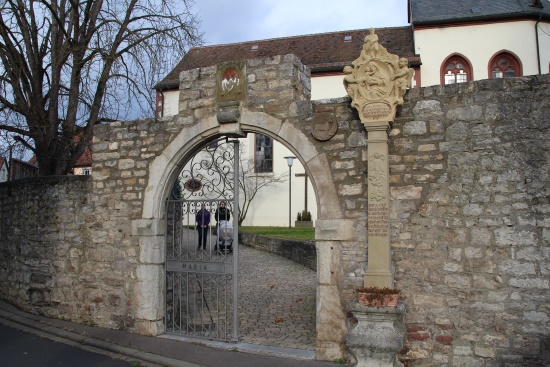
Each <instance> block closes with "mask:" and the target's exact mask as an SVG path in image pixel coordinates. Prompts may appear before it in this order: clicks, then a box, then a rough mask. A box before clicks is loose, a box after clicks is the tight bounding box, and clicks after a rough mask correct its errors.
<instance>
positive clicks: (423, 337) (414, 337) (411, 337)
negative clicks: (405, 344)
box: [407, 333, 430, 341]
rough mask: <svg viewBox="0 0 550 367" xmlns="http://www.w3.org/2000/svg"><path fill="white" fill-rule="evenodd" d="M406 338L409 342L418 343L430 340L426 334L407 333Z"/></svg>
mask: <svg viewBox="0 0 550 367" xmlns="http://www.w3.org/2000/svg"><path fill="white" fill-rule="evenodd" d="M407 337H408V338H409V340H420V341H423V340H428V339H430V334H428V333H409V334H408V335H407Z"/></svg>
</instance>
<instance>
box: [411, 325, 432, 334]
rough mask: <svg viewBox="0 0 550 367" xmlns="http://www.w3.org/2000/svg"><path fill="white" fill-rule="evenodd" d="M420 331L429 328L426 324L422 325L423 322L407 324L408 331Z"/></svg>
mask: <svg viewBox="0 0 550 367" xmlns="http://www.w3.org/2000/svg"><path fill="white" fill-rule="evenodd" d="M418 331H428V328H427V327H426V325H422V324H409V325H407V332H409V333H416V332H418Z"/></svg>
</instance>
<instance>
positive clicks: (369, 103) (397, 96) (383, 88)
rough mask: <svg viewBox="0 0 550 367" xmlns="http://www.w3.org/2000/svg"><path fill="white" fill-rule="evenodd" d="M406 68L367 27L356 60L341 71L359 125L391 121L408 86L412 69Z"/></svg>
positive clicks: (406, 63)
mask: <svg viewBox="0 0 550 367" xmlns="http://www.w3.org/2000/svg"><path fill="white" fill-rule="evenodd" d="M407 65H408V61H407V59H406V58H404V57H402V58H399V57H398V56H397V55H394V54H390V53H389V52H388V51H387V50H386V49H385V48H384V46H382V45H380V44H378V36H377V35H376V33H375V32H374V29H372V28H371V29H370V31H369V34H368V35H367V36H366V37H365V42H364V44H363V49H362V50H361V54H360V55H359V57H358V58H357V59H356V60H355V61H353V63H352V65H351V66H346V67H345V68H344V73H345V74H346V76H345V77H344V86H345V87H346V91H347V92H348V95H349V96H350V97H351V100H352V103H351V105H352V106H353V107H355V108H356V109H357V110H358V111H359V117H360V118H361V121H362V122H363V123H366V122H371V121H393V119H394V116H395V109H396V107H397V106H398V105H400V104H402V103H403V96H404V95H405V92H406V91H407V88H410V86H411V78H412V75H413V70H412V69H409V68H408V67H407Z"/></svg>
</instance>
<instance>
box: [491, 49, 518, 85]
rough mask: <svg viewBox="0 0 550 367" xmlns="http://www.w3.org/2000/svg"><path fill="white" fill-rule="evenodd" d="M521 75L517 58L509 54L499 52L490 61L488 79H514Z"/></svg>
mask: <svg viewBox="0 0 550 367" xmlns="http://www.w3.org/2000/svg"><path fill="white" fill-rule="evenodd" d="M521 75H522V70H521V63H520V62H519V60H518V58H517V57H516V56H514V55H512V54H511V53H509V52H501V53H499V54H497V55H495V56H493V58H492V59H491V62H490V64H489V78H492V79H495V78H514V77H516V76H521Z"/></svg>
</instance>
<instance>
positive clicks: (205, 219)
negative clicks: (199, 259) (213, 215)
mask: <svg viewBox="0 0 550 367" xmlns="http://www.w3.org/2000/svg"><path fill="white" fill-rule="evenodd" d="M195 222H196V223H197V231H199V245H198V247H197V250H200V249H201V246H202V248H203V250H206V239H207V238H208V227H209V226H210V212H209V211H208V210H206V208H205V207H204V204H201V209H200V210H199V211H198V212H197V215H196V216H195Z"/></svg>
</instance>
